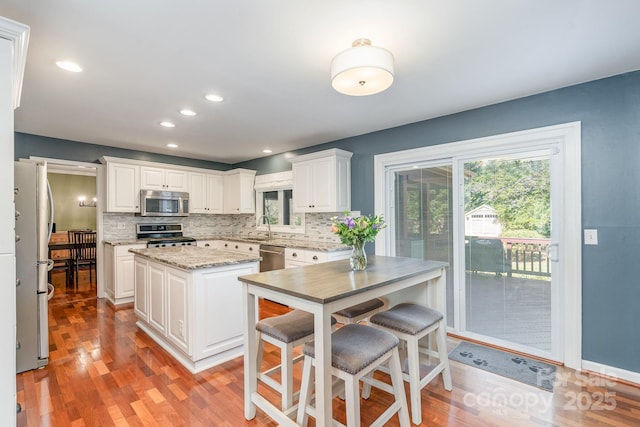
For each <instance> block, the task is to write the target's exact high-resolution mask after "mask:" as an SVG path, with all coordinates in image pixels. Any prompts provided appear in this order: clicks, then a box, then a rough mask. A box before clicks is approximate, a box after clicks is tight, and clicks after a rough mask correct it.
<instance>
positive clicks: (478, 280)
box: [456, 150, 559, 356]
mask: <svg viewBox="0 0 640 427" xmlns="http://www.w3.org/2000/svg"><path fill="white" fill-rule="evenodd" d="M551 162H552V156H551V154H550V151H549V150H546V151H544V152H522V153H517V154H505V155H499V156H495V155H494V156H481V157H477V158H474V159H465V160H459V161H458V166H459V167H458V171H459V174H460V175H459V178H460V182H461V183H462V188H463V190H462V192H461V194H460V198H461V201H462V207H463V209H462V210H461V212H460V214H461V215H463V218H462V221H461V222H462V224H461V228H462V229H463V230H464V233H461V236H464V251H462V252H461V255H462V254H463V255H464V256H463V257H461V259H459V260H458V264H457V265H458V268H457V269H456V271H457V272H458V274H459V278H460V296H461V298H460V302H461V310H463V311H461V315H462V316H461V317H462V318H461V324H460V326H461V328H462V331H463V332H464V333H466V334H467V335H470V336H473V337H474V338H478V339H481V340H483V341H490V342H493V343H496V344H498V345H506V346H510V347H515V348H519V349H520V350H525V351H528V352H531V353H535V354H540V355H545V356H550V355H551V354H552V350H553V348H552V347H553V336H554V328H555V327H557V326H554V322H553V319H554V314H555V311H556V310H557V304H558V301H557V296H558V295H559V292H557V289H555V290H554V286H558V285H557V280H552V276H553V270H554V262H553V254H551V252H552V250H553V248H554V246H553V245H555V244H556V243H557V239H555V240H554V239H553V237H554V236H552V230H553V228H554V227H553V226H552V218H553V215H552V204H551V200H552V186H551V182H552V175H551V170H552V168H551ZM462 258H463V259H464V264H462Z"/></svg>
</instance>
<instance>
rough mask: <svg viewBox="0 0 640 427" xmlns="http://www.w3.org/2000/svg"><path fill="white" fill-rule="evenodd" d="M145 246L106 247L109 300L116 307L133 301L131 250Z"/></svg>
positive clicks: (106, 278) (105, 267) (105, 271)
mask: <svg viewBox="0 0 640 427" xmlns="http://www.w3.org/2000/svg"><path fill="white" fill-rule="evenodd" d="M144 247H145V245H144V244H134V245H109V244H105V245H104V256H103V259H104V275H105V277H104V278H105V291H106V293H107V295H106V296H107V299H108V300H109V301H111V302H112V303H113V304H114V305H118V304H124V303H130V302H131V301H133V295H134V293H135V289H134V282H135V279H134V275H135V272H134V262H133V257H134V255H133V254H132V253H131V252H129V249H142V248H144Z"/></svg>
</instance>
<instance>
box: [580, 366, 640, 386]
mask: <svg viewBox="0 0 640 427" xmlns="http://www.w3.org/2000/svg"><path fill="white" fill-rule="evenodd" d="M582 369H583V370H587V371H591V372H595V373H598V374H601V375H604V376H607V377H610V378H611V379H613V380H614V381H615V379H616V378H619V379H621V380H624V381H628V382H632V383H634V384H637V385H638V387H640V372H633V371H627V370H625V369H620V368H615V367H613V366H608V365H603V364H602V363H596V362H590V361H588V360H583V361H582Z"/></svg>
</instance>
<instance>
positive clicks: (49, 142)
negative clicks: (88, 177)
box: [14, 132, 231, 170]
mask: <svg viewBox="0 0 640 427" xmlns="http://www.w3.org/2000/svg"><path fill="white" fill-rule="evenodd" d="M14 145H15V148H14V158H15V160H18V159H26V158H29V156H38V157H47V158H51V159H61V160H73V161H76V162H87V163H99V159H100V157H102V156H111V157H120V158H124V159H135V160H144V161H148V162H158V163H166V164H172V165H180V166H192V167H195V168H204V169H215V170H229V169H231V165H228V164H226V163H219V162H210V161H206V160H199V159H189V158H186V157H176V156H167V155H164V154H154V153H147V152H144V151H136V150H128V149H126V148H116V147H107V146H104V145H96V144H86V143H83V142H76V141H69V140H66V139H58V138H49V137H47V136H39V135H31V134H28V133H20V132H16V133H15V140H14Z"/></svg>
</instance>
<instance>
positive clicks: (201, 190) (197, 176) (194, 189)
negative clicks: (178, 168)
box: [189, 173, 208, 213]
mask: <svg viewBox="0 0 640 427" xmlns="http://www.w3.org/2000/svg"><path fill="white" fill-rule="evenodd" d="M207 178H208V176H207V175H206V174H203V173H190V174H189V210H190V212H191V213H207V212H208V210H207V208H208V189H207Z"/></svg>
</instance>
